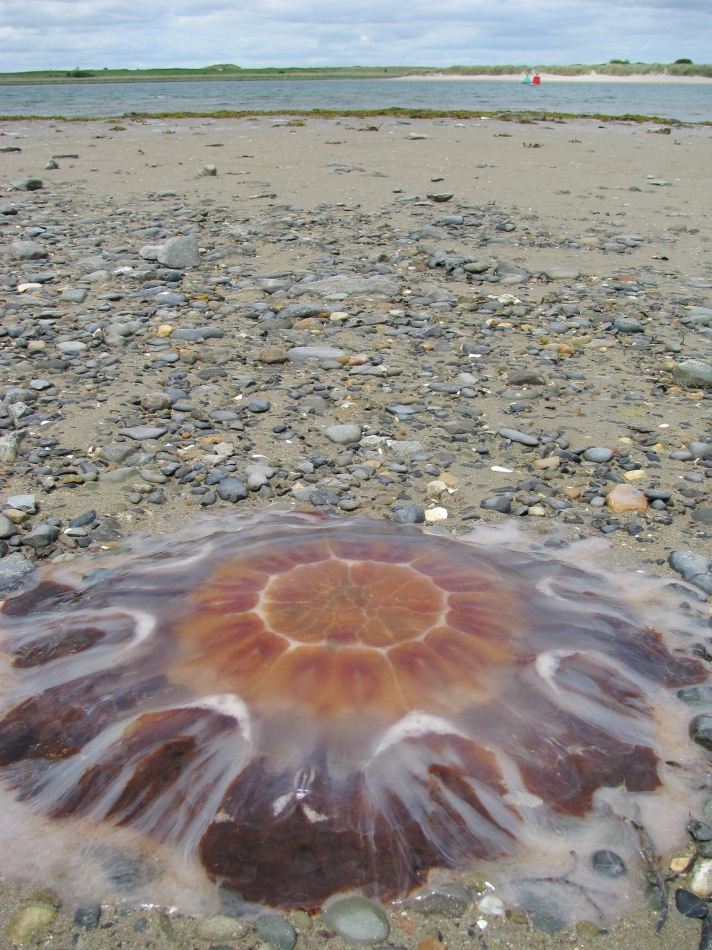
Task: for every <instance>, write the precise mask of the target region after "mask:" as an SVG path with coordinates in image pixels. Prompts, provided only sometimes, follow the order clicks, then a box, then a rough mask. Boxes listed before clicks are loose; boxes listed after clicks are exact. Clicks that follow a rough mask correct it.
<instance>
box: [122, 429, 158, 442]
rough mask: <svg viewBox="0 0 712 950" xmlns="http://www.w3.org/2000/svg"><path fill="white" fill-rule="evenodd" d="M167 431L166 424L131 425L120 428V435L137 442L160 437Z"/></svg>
mask: <svg viewBox="0 0 712 950" xmlns="http://www.w3.org/2000/svg"><path fill="white" fill-rule="evenodd" d="M167 431H168V429H167V427H166V426H130V427H129V428H127V429H119V435H123V436H125V437H126V438H127V439H132V440H134V441H135V442H144V441H147V440H150V439H160V438H161V436H163V435H165V434H166V432H167Z"/></svg>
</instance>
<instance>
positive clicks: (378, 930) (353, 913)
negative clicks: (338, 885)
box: [322, 897, 391, 946]
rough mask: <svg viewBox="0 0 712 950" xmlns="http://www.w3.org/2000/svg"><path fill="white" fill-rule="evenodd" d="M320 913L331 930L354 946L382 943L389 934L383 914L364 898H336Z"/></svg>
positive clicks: (389, 929)
mask: <svg viewBox="0 0 712 950" xmlns="http://www.w3.org/2000/svg"><path fill="white" fill-rule="evenodd" d="M322 913H323V915H324V917H325V919H326V922H327V923H328V924H329V926H330V927H331V929H332V930H334V931H335V932H336V933H337V934H338V935H339V936H340V937H341V938H342V939H343V940H345V941H346V943H349V944H353V945H355V946H369V945H372V944H376V943H382V942H383V941H384V940H387V939H388V936H389V934H390V932H391V928H390V925H389V923H388V918H387V917H386V915H385V914H384V912H383V911H382V910H381V908H380V907H378V906H376V904H374V903H372V902H371V901H369V900H366V898H365V897H342V898H338V899H337V900H335V901H333V903H330V904H329V905H327V906H326V907H325V908H324V910H323V912H322Z"/></svg>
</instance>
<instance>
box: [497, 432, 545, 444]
mask: <svg viewBox="0 0 712 950" xmlns="http://www.w3.org/2000/svg"><path fill="white" fill-rule="evenodd" d="M499 434H500V435H501V436H502V438H503V439H509V441H510V442H518V443H519V444H520V445H529V446H534V445H539V439H538V437H537V436H535V435H529V434H528V433H526V432H520V431H519V430H518V429H500V430H499Z"/></svg>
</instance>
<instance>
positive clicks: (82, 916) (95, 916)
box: [74, 904, 101, 930]
mask: <svg viewBox="0 0 712 950" xmlns="http://www.w3.org/2000/svg"><path fill="white" fill-rule="evenodd" d="M100 918H101V904H82V906H81V907H77V909H76V910H75V911H74V926H75V927H82V928H83V929H84V930H96V928H97V927H98V926H99V919H100Z"/></svg>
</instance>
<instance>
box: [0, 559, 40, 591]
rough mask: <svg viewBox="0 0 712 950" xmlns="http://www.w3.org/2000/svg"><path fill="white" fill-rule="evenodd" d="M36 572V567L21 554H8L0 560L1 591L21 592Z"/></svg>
mask: <svg viewBox="0 0 712 950" xmlns="http://www.w3.org/2000/svg"><path fill="white" fill-rule="evenodd" d="M34 570H35V565H34V564H33V563H32V562H31V561H28V560H27V558H25V557H23V556H22V555H21V554H8V556H7V557H4V558H1V559H0V591H3V592H4V593H9V592H10V591H13V590H19V589H20V588H21V587H22V586H23V585H24V583H25V581H26V580H27V578H28V577H29V576H30V574H32V572H33V571H34Z"/></svg>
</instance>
